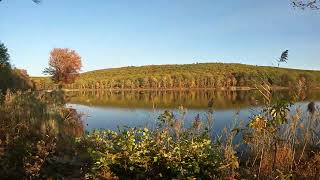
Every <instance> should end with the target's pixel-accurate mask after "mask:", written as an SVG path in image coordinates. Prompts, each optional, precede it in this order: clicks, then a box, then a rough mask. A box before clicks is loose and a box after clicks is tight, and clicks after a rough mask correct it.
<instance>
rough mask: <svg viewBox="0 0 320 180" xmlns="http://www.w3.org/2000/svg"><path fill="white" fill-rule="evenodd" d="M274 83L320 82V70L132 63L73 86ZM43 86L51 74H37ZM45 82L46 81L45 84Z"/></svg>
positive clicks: (85, 75) (92, 74) (302, 84)
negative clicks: (133, 64)
mask: <svg viewBox="0 0 320 180" xmlns="http://www.w3.org/2000/svg"><path fill="white" fill-rule="evenodd" d="M263 79H264V80H268V81H269V82H270V83H271V84H272V85H273V86H280V87H299V88H304V87H311V86H319V84H320V71H315V70H300V69H289V68H278V67H270V66H254V65H246V64H237V63H197V64H172V65H146V66H128V67H121V68H109V69H100V70H94V71H89V72H84V73H81V74H80V77H79V78H78V79H77V80H76V82H75V83H73V84H71V85H67V86H66V88H70V89H176V88H179V89H181V88H231V87H253V86H254V85H255V83H257V82H259V81H261V80H263ZM33 80H34V81H35V82H36V83H37V85H38V87H40V88H48V87H41V86H50V84H51V83H50V82H49V81H48V78H40V77H34V78H33ZM41 84H44V85H41Z"/></svg>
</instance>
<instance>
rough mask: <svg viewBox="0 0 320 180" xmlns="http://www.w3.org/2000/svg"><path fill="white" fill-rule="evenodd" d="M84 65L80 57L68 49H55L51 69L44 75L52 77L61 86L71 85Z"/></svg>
mask: <svg viewBox="0 0 320 180" xmlns="http://www.w3.org/2000/svg"><path fill="white" fill-rule="evenodd" d="M81 67H82V63H81V57H80V55H79V54H78V53H77V52H76V51H74V50H71V49H68V48H54V49H53V50H52V51H51V52H50V58H49V67H48V68H46V69H45V70H44V74H48V75H51V76H52V77H51V78H52V80H53V82H55V83H57V84H58V85H59V88H61V87H62V85H63V84H71V83H73V82H74V81H75V79H76V77H77V76H79V72H80V70H81Z"/></svg>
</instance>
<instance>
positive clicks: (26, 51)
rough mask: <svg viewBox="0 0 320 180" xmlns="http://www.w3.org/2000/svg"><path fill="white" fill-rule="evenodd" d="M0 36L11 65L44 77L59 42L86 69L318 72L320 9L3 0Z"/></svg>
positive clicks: (271, 0)
mask: <svg viewBox="0 0 320 180" xmlns="http://www.w3.org/2000/svg"><path fill="white" fill-rule="evenodd" d="M0 41H1V42H3V43H4V44H5V45H6V46H7V47H8V49H9V52H10V55H11V62H12V64H14V65H15V66H16V67H18V68H23V69H26V70H28V73H29V74H30V75H33V76H34V75H42V70H43V69H44V68H45V67H46V66H47V63H48V58H49V52H50V50H51V49H52V48H54V47H61V48H64V47H68V48H71V49H75V50H76V51H77V52H78V53H79V54H80V55H81V56H82V59H83V71H89V70H94V69H101V68H110V67H121V66H140V65H146V64H187V63H195V62H237V63H244V64H255V65H269V66H270V65H272V64H274V65H276V63H275V62H274V60H275V58H276V57H279V56H280V54H281V52H282V51H284V50H285V49H289V62H288V64H284V65H283V66H284V67H290V68H303V69H315V70H320V58H319V57H320V10H318V11H311V10H305V11H302V10H297V9H294V8H292V6H291V5H290V2H289V0H42V3H41V4H39V5H37V4H34V3H33V2H32V1H31V0H2V2H0Z"/></svg>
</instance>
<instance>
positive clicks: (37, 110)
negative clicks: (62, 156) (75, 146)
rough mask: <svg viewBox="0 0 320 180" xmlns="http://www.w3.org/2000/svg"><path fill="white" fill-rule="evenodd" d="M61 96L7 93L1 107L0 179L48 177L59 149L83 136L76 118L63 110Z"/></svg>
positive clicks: (74, 113)
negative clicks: (76, 137) (75, 138)
mask: <svg viewBox="0 0 320 180" xmlns="http://www.w3.org/2000/svg"><path fill="white" fill-rule="evenodd" d="M60 93H61V92H60ZM60 93H59V92H52V93H38V92H23V93H22V92H18V93H15V94H13V93H11V92H7V93H6V96H5V98H4V99H5V101H4V103H3V104H1V106H0V175H1V178H2V179H24V178H27V179H30V178H31V179H32V178H44V177H45V176H48V175H50V172H49V171H51V170H50V167H51V166H50V164H51V163H52V161H54V159H56V158H57V157H58V156H59V154H58V152H59V151H60V152H61V147H64V145H65V143H68V146H70V143H69V142H71V141H72V139H73V137H74V136H80V135H81V134H82V131H83V126H82V124H81V122H80V117H79V115H78V114H77V113H76V112H75V111H74V110H71V109H67V108H65V107H64V103H63V101H62V100H63V98H59V97H62V96H63V95H61V94H60ZM70 129H71V130H70ZM77 129H78V130H77ZM66 154H67V152H66ZM55 162H56V161H55ZM54 173H57V172H54Z"/></svg>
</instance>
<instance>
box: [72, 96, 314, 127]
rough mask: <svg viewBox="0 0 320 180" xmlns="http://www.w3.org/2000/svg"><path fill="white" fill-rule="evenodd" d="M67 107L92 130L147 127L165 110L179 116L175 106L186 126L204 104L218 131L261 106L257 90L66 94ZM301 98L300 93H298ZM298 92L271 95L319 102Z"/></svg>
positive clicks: (153, 123) (154, 122)
mask: <svg viewBox="0 0 320 180" xmlns="http://www.w3.org/2000/svg"><path fill="white" fill-rule="evenodd" d="M68 95H69V97H70V106H72V107H73V108H75V109H77V110H78V111H80V112H82V113H84V114H86V115H87V116H85V119H84V120H85V122H86V124H88V125H87V130H89V131H90V130H92V129H94V128H108V129H113V130H115V129H117V127H118V126H123V125H126V126H130V127H135V126H145V125H147V126H151V127H154V126H155V124H156V120H157V117H158V116H159V114H160V113H162V112H163V110H165V109H169V110H172V111H174V112H175V113H176V114H178V113H179V111H178V109H177V108H178V107H179V106H181V105H182V106H184V107H185V108H186V109H187V115H186V117H185V121H186V123H185V124H186V125H190V124H191V121H192V120H193V119H194V117H195V116H196V115H197V114H200V116H201V118H203V119H205V118H206V113H207V111H208V102H209V101H210V100H212V102H213V108H214V120H215V124H214V128H215V129H216V130H219V129H221V128H222V127H224V126H225V125H226V124H231V123H232V121H233V120H235V119H238V120H241V121H247V120H248V118H249V117H250V116H251V115H252V114H253V113H254V112H257V111H258V109H259V106H260V105H262V102H263V99H262V96H261V95H260V94H259V92H257V91H212V90H210V91H204V90H199V91H79V92H70V93H69V94H68ZM300 95H301V93H300ZM300 95H299V93H293V92H289V91H276V92H273V98H274V99H287V98H288V97H293V96H294V97H296V100H297V101H298V102H299V103H297V104H299V105H301V106H303V107H304V106H306V105H305V103H307V102H310V101H317V100H320V92H319V91H310V92H304V93H302V95H301V96H300Z"/></svg>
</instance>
